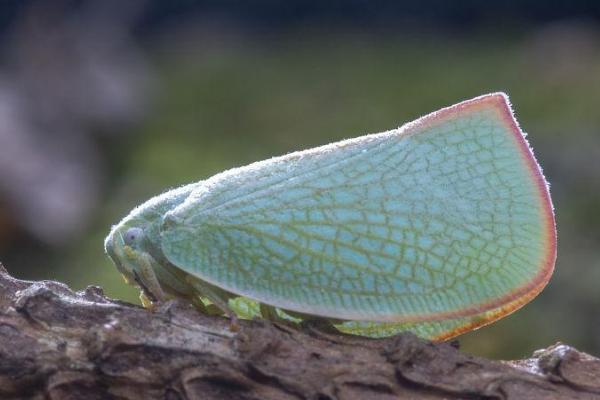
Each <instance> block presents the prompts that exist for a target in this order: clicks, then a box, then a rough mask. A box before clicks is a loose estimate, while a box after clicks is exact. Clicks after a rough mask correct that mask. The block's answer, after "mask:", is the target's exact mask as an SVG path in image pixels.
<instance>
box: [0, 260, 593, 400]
mask: <svg viewBox="0 0 600 400" xmlns="http://www.w3.org/2000/svg"><path fill="white" fill-rule="evenodd" d="M239 323H240V330H239V331H238V332H232V331H231V330H230V326H229V321H228V320H227V319H225V318H221V317H208V316H204V315H201V314H199V313H198V312H196V311H195V310H194V309H193V308H191V307H190V306H188V305H186V304H183V303H178V302H171V303H168V304H165V305H164V306H162V307H160V308H159V309H158V310H156V311H154V312H149V311H147V310H144V309H142V308H140V307H137V306H134V305H131V304H126V303H123V302H119V301H116V300H111V299H108V298H106V297H105V296H104V295H103V293H102V290H101V289H100V288H97V287H88V288H87V289H86V290H85V291H82V292H77V293H74V292H73V291H71V290H70V289H69V288H68V287H67V286H65V285H64V284H62V283H58V282H48V281H44V282H27V281H21V280H17V279H14V278H12V277H11V276H9V275H8V273H7V272H6V270H5V269H4V268H3V267H2V266H0V398H2V399H40V400H41V399H52V400H54V399H169V400H175V399H239V400H242V399H277V400H286V399H315V400H327V399H332V400H333V399H337V400H342V399H344V400H345V399H378V400H380V399H384V400H385V399H398V398H411V399H442V398H444V399H459V398H460V399H574V398H578V399H600V360H599V359H597V358H594V357H591V356H589V355H587V354H585V353H581V352H579V351H577V350H575V349H574V348H572V347H569V346H566V345H562V344H557V345H555V346H552V347H550V348H548V349H546V350H543V351H540V352H536V353H535V354H534V355H533V357H532V358H530V359H527V360H518V361H511V362H500V361H492V360H486V359H482V358H478V357H474V356H470V355H466V354H463V353H461V352H459V351H458V350H457V349H456V348H455V346H453V344H452V343H438V344H436V343H431V342H427V341H425V340H421V339H418V338H417V337H415V336H413V335H411V334H404V335H400V336H397V337H394V338H390V339H385V340H369V339H362V338H355V337H348V336H341V335H328V334H325V333H319V331H317V330H314V329H311V328H310V326H309V327H306V328H305V329H304V330H303V331H300V330H297V329H294V328H292V327H287V326H282V325H274V324H272V323H270V322H267V321H239Z"/></svg>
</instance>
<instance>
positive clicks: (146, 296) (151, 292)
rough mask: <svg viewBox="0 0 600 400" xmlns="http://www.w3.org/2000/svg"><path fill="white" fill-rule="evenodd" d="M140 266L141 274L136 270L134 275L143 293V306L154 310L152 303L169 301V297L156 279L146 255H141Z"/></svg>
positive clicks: (141, 298)
mask: <svg viewBox="0 0 600 400" xmlns="http://www.w3.org/2000/svg"><path fill="white" fill-rule="evenodd" d="M138 265H139V274H138V272H137V271H135V270H134V271H133V275H134V279H135V281H136V282H137V284H138V285H139V286H140V288H141V289H142V293H141V294H140V300H141V301H142V305H143V306H144V307H146V308H152V303H155V302H159V301H165V300H167V299H168V298H167V295H166V294H165V292H164V291H163V289H162V287H161V286H160V283H159V282H158V279H157V278H156V274H155V273H154V269H153V268H152V263H151V262H150V260H148V257H147V256H146V255H145V254H144V255H140V257H139V258H138Z"/></svg>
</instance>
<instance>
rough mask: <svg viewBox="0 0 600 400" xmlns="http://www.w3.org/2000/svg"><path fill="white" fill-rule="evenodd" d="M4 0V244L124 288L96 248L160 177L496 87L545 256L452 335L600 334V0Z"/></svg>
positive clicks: (160, 184)
mask: <svg viewBox="0 0 600 400" xmlns="http://www.w3.org/2000/svg"><path fill="white" fill-rule="evenodd" d="M323 3H327V4H322V3H321V2H319V1H299V0H290V1H286V2H276V1H258V2H242V1H192V0H188V1H184V0H179V1H171V2H161V1H158V0H154V1H151V0H147V1H143V0H136V1H127V2H124V1H117V0H110V1H47V2H45V1H3V2H1V3H0V45H1V53H0V54H2V58H1V63H0V260H1V261H2V263H3V264H4V265H5V266H6V267H7V268H8V269H9V271H10V272H11V273H13V274H14V275H16V276H18V277H22V278H28V279H58V280H62V281H65V282H67V283H68V284H70V285H71V286H72V287H74V288H76V289H80V288H83V287H85V286H86V285H90V284H94V285H101V286H103V287H104V288H105V290H106V292H107V293H108V294H109V295H111V296H114V297H119V298H123V299H127V300H130V301H135V302H137V292H136V291H135V290H133V289H132V288H130V287H128V286H126V285H125V284H124V283H123V282H122V280H121V278H120V276H119V274H118V273H117V272H116V270H115V268H114V267H113V266H112V264H111V263H110V261H109V260H108V259H107V258H106V257H105V256H104V254H103V246H102V241H103V238H104V236H105V235H106V234H107V233H108V230H109V228H110V226H111V224H112V223H116V222H117V221H118V220H119V219H120V218H121V217H122V216H124V215H125V214H126V213H127V212H128V211H129V210H130V209H131V208H133V207H134V206H135V205H137V204H139V203H141V202H142V201H144V200H146V199H148V198H149V197H151V196H152V195H155V194H157V193H160V192H161V191H163V190H165V189H166V188H169V187H173V186H177V185H180V184H183V183H187V182H191V181H196V180H200V179H203V178H205V177H208V176H210V175H212V174H214V173H216V172H219V171H222V170H224V169H228V168H231V167H234V166H240V165H244V164H247V163H249V162H252V161H256V160H260V159H264V158H267V157H270V156H274V155H279V154H283V153H286V152H289V151H293V150H299V149H304V148H309V147H313V146H316V145H320V144H325V143H328V142H330V141H333V140H338V139H342V138H347V137H353V136H358V135H360V134H364V133H371V132H378V131H382V130H387V129H391V128H394V127H397V126H399V125H401V124H402V123H404V122H407V121H410V120H412V119H415V118H417V117H418V116H420V115H422V114H425V113H428V112H430V111H434V110H436V109H438V108H440V107H443V106H447V105H450V104H453V103H456V102H458V101H460V100H463V99H466V98H470V97H473V96H476V95H480V94H483V93H487V92H491V91H498V90H502V91H506V92H507V93H508V94H509V95H510V96H511V100H512V102H513V105H514V107H515V110H516V113H517V117H518V119H519V121H520V123H521V125H522V127H523V128H524V129H525V130H526V131H527V132H529V140H530V142H531V144H532V146H533V147H534V150H535V152H536V155H537V158H538V160H539V161H540V163H541V164H542V166H543V167H544V171H545V173H546V176H547V178H548V180H549V181H550V183H551V185H552V186H551V189H552V196H553V200H554V204H555V207H556V215H557V224H558V234H559V246H558V261H557V264H556V272H555V275H554V277H553V278H552V280H551V282H550V284H549V286H548V287H547V289H546V290H544V291H543V292H542V294H541V295H540V296H539V297H538V298H536V299H535V300H534V301H533V302H532V303H530V304H529V305H528V306H526V307H525V308H524V309H522V310H521V311H519V312H517V313H516V314H513V315H511V316H509V317H507V318H505V319H504V320H502V321H500V322H498V323H496V324H494V325H493V326H490V327H487V328H483V329H481V330H479V331H477V332H473V333H470V334H467V335H465V336H463V337H461V342H462V345H463V348H464V349H465V350H466V351H470V352H474V353H477V354H481V355H486V356H493V357H498V358H511V357H521V356H525V355H528V354H529V353H531V352H532V351H533V350H535V349H537V348H540V347H545V346H548V345H550V344H552V343H554V342H556V341H564V342H567V343H570V344H572V345H575V346H577V347H578V348H580V349H581V350H585V351H588V352H591V353H594V354H596V355H598V354H600V289H599V284H600V246H599V244H600V111H599V104H600V3H597V5H594V3H593V2H584V1H571V2H568V3H567V2H565V4H563V5H561V4H560V3H558V2H557V3H552V5H549V4H546V5H544V6H543V7H541V6H540V5H538V2H536V1H533V0H531V1H521V2H502V4H496V3H500V2H496V3H492V2H476V1H465V2H446V1H441V0H439V1H433V0H431V1H421V2H416V1H411V2H392V1H382V2H366V1H359V0H349V1H347V2H323Z"/></svg>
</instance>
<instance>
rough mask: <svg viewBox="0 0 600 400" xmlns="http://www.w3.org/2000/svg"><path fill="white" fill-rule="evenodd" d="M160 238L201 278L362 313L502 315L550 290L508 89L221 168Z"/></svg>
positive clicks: (541, 192)
mask: <svg viewBox="0 0 600 400" xmlns="http://www.w3.org/2000/svg"><path fill="white" fill-rule="evenodd" d="M160 237H161V240H160V242H161V245H162V250H163V253H164V255H165V257H166V258H167V259H168V260H169V261H170V262H171V263H172V264H174V265H175V266H177V267H179V268H181V269H182V270H184V271H185V272H187V273H189V274H192V275H194V276H196V277H198V278H200V279H202V280H203V281H206V282H208V283H210V284H213V285H216V286H219V287H221V288H223V289H225V290H227V291H230V292H232V293H236V294H239V295H243V296H247V297H249V298H251V299H254V300H257V301H260V302H263V303H266V304H270V305H274V306H276V307H280V308H284V309H289V310H294V311H298V312H302V313H306V314H313V315H319V316H324V317H330V318H340V319H348V320H359V321H390V322H415V321H436V320H443V319H452V318H460V317H464V316H473V315H478V314H481V315H485V313H486V311H488V310H501V313H503V314H506V313H508V312H510V311H512V310H514V309H515V308H518V307H520V306H521V305H522V303H523V302H524V301H528V300H530V299H531V298H532V297H534V296H535V294H537V293H538V292H539V291H540V290H541V289H542V288H543V286H544V285H545V284H546V283H547V281H548V279H549V278H550V276H551V274H552V269H553V266H554V259H555V251H556V236H555V227H554V218H553V213H552V205H551V202H550V197H549V193H548V189H547V185H546V184H545V180H544V178H543V176H542V175H541V171H540V169H539V166H538V165H537V163H536V161H535V159H534V158H533V154H532V153H531V151H530V149H529V147H528V146H527V143H526V141H525V139H524V137H523V134H522V132H521V131H520V129H519V128H518V126H517V124H516V121H515V120H514V117H513V116H512V112H511V110H510V106H509V104H508V101H507V99H506V97H505V96H504V95H503V94H491V95H487V96H482V97H479V98H476V99H473V100H470V101H467V102H463V103H460V104H457V105H455V106H452V107H449V108H447V109H443V110H441V111H439V112H437V113H434V114H431V115H428V116H426V117H423V118H421V119H419V120H417V121H415V122H413V123H410V124H407V125H405V126H404V127H402V128H399V129H396V130H392V131H388V132H384V133H380V134H374V135H367V136H363V137H359V138H355V139H350V140H346V141H342V142H338V143H333V144H330V145H326V146H322V147H318V148H315V149H310V150H306V151H301V152H296V153H292V154H288V155H285V156H282V157H277V158H272V159H270V160H266V161H261V162H258V163H254V164H251V165H248V166H246V167H242V168H236V169H232V170H229V171H226V172H223V173H221V174H218V175H215V176H213V177H212V178H210V179H208V180H206V181H204V182H203V184H202V185H199V186H198V187H197V188H196V189H195V190H194V191H193V192H192V193H191V194H190V196H189V197H188V198H187V199H186V200H185V201H184V202H183V203H182V204H181V205H179V206H177V207H176V208H175V209H173V210H172V211H170V212H168V213H167V214H166V216H165V218H164V221H163V225H162V228H161V233H160ZM520 299H522V300H523V301H521V300H520ZM509 306H510V307H509ZM493 314H494V315H495V317H494V318H497V317H498V315H499V313H498V312H494V313H493Z"/></svg>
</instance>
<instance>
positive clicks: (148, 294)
mask: <svg viewBox="0 0 600 400" xmlns="http://www.w3.org/2000/svg"><path fill="white" fill-rule="evenodd" d="M133 280H134V281H135V283H137V284H138V286H139V287H140V289H142V291H143V292H144V294H145V295H146V297H147V298H148V299H149V300H150V301H151V302H156V300H157V298H156V296H155V295H154V294H152V292H151V291H150V290H149V289H148V286H146V285H145V284H144V281H142V279H141V278H140V276H139V275H138V273H137V271H135V270H133Z"/></svg>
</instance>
